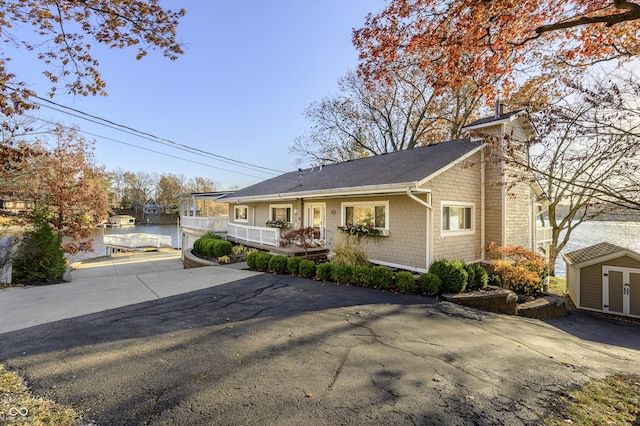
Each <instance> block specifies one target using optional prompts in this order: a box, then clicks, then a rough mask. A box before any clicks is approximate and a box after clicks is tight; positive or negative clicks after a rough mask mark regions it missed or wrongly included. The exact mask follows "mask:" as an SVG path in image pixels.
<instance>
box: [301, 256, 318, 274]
mask: <svg viewBox="0 0 640 426" xmlns="http://www.w3.org/2000/svg"><path fill="white" fill-rule="evenodd" d="M299 272H300V276H301V277H303V278H313V277H315V275H316V264H315V263H314V262H313V260H309V259H302V260H301V261H300V268H299Z"/></svg>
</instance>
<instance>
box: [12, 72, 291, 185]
mask: <svg viewBox="0 0 640 426" xmlns="http://www.w3.org/2000/svg"><path fill="white" fill-rule="evenodd" d="M0 85H1V86H3V87H5V88H7V89H9V90H12V91H17V90H16V89H14V88H12V87H10V86H7V85H5V84H3V83H0ZM32 97H33V98H36V99H38V100H40V101H42V102H46V103H47V104H51V105H55V106H57V107H59V108H63V109H64V110H68V111H73V112H75V113H76V114H73V113H70V112H68V111H64V110H59V109H56V108H53V107H51V106H49V105H45V104H42V103H40V102H34V103H35V104H37V105H40V106H44V107H45V108H49V109H52V110H54V111H57V112H60V113H63V114H67V115H70V116H73V117H76V118H79V119H82V120H86V121H89V122H92V123H95V124H98V125H102V126H105V127H108V128H111V129H114V130H118V131H121V132H123V133H128V134H131V135H134V136H136V137H140V138H143V139H147V140H150V141H152V142H155V143H160V144H163V145H168V146H171V147H174V148H176V149H180V150H183V151H189V152H192V153H196V154H197V155H204V156H207V157H212V158H214V159H217V160H218V161H222V162H226V163H231V164H238V165H241V166H242V167H246V168H252V169H259V170H254V171H260V170H265V171H266V173H270V174H280V173H284V172H283V171H282V170H277V169H272V168H268V167H264V166H259V165H256V164H251V163H248V162H245V161H240V160H236V159H233V158H229V157H225V156H222V155H219V154H214V153H212V152H209V151H204V150H202V149H199V148H194V147H191V146H188V145H185V144H181V143H177V142H175V141H172V140H170V139H166V138H162V137H159V136H155V135H153V134H151V133H147V132H144V131H141V130H137V129H135V128H133V127H130V126H126V125H123V124H119V123H116V122H114V121H111V120H108V119H106V118H102V117H99V116H96V115H92V114H89V113H86V112H84V111H81V110H78V109H76V108H72V107H69V106H66V105H62V104H60V103H57V102H54V101H52V100H50V99H46V98H42V97H40V96H37V95H32ZM77 114H80V115H77ZM87 117H89V118H87ZM263 173H265V172H263Z"/></svg>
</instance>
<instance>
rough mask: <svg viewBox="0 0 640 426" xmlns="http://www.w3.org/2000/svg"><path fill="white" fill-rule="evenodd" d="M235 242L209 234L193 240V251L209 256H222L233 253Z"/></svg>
mask: <svg viewBox="0 0 640 426" xmlns="http://www.w3.org/2000/svg"><path fill="white" fill-rule="evenodd" d="M232 251H233V244H231V242H229V241H225V240H223V239H222V237H220V236H219V235H215V234H207V235H205V236H204V237H201V238H198V239H197V240H195V241H194V242H193V252H194V253H195V254H200V255H203V256H208V257H222V256H227V255H229V254H231V252H232Z"/></svg>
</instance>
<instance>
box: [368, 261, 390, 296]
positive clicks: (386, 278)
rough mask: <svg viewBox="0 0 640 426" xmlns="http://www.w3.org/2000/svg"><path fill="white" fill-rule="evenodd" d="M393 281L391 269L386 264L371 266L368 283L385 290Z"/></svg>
mask: <svg viewBox="0 0 640 426" xmlns="http://www.w3.org/2000/svg"><path fill="white" fill-rule="evenodd" d="M392 283H393V271H392V270H391V269H390V268H387V267H386V266H382V265H378V266H374V267H373V268H371V281H370V285H371V286H372V287H375V288H379V289H381V290H387V289H388V288H389V287H391V284H392Z"/></svg>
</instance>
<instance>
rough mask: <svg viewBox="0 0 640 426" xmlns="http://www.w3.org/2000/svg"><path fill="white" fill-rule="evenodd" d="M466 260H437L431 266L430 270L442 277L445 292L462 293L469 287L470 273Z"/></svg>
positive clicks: (442, 287) (442, 286)
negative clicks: (467, 269)
mask: <svg viewBox="0 0 640 426" xmlns="http://www.w3.org/2000/svg"><path fill="white" fill-rule="evenodd" d="M464 265H465V264H464V262H462V261H459V260H452V261H449V260H436V261H435V262H433V263H432V264H431V266H429V272H431V273H432V274H435V275H437V276H438V278H440V281H441V283H442V284H441V289H442V292H444V293H460V292H463V291H464V289H465V288H466V287H467V280H468V279H469V274H468V273H467V271H466V270H465V266H464Z"/></svg>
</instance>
